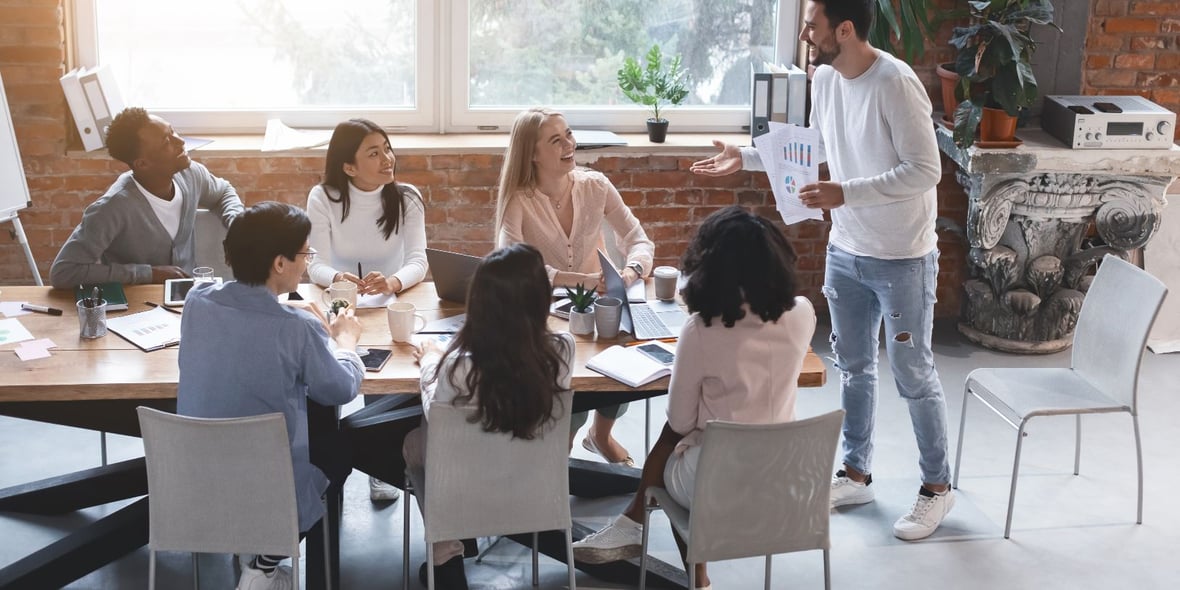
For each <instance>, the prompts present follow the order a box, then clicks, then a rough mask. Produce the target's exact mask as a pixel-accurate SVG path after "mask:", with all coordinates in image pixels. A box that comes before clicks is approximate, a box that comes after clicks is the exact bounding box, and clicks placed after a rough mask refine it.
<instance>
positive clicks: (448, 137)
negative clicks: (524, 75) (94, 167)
mask: <svg viewBox="0 0 1180 590" xmlns="http://www.w3.org/2000/svg"><path fill="white" fill-rule="evenodd" d="M193 137H194V138H201V139H208V140H212V142H211V143H208V144H205V145H202V146H200V147H198V148H196V149H194V150H192V155H193V157H195V158H198V159H200V157H201V156H202V155H206V154H208V155H210V156H258V157H275V156H277V157H298V156H319V155H322V154H323V153H324V152H325V151H326V150H327V146H318V147H312V148H300V149H290V150H281V151H271V152H263V151H261V150H262V136H261V135H195V136H193ZM619 137H621V138H623V140H625V141H626V142H627V145H624V146H610V147H602V148H591V149H585V150H580V151H579V154H580V155H585V156H590V155H591V154H593V156H594V157H597V156H680V155H685V156H702V155H712V154H714V153H716V151H717V148H715V147H713V140H718V141H724V142H727V143H734V144H737V145H750V135H749V134H747V133H669V134H668V138H667V141H666V142H664V143H651V142H650V141H648V140H647V134H646V133H620V134H619ZM389 138H390V140H391V141H392V142H393V149H394V152H396V153H398V154H405V155H422V156H432V155H455V154H494V155H502V154H503V153H504V149H505V148H507V146H508V135H507V134H504V133H458V134H401V133H395V134H390V136H389ZM70 156H73V157H84V158H106V157H108V156H107V153H106V150H105V149H104V150H95V151H92V152H83V151H80V150H77V151H75V150H71V151H70Z"/></svg>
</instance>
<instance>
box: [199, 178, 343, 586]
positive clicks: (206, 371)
mask: <svg viewBox="0 0 1180 590" xmlns="http://www.w3.org/2000/svg"><path fill="white" fill-rule="evenodd" d="M310 234H311V221H310V220H309V219H308V218H307V214H305V213H304V212H303V210H302V209H300V208H298V207H295V206H293V205H287V204H284V203H276V202H274V201H267V202H264V203H259V204H257V205H254V206H253V207H250V208H249V209H246V210H245V212H243V213H242V214H241V215H240V216H238V218H237V219H236V220H235V221H234V224H233V225H232V226H230V228H229V232H228V233H227V234H226V237H225V256H226V260H227V262H229V265H230V268H232V269H233V275H234V279H235V280H233V281H229V282H226V283H221V284H219V283H207V284H202V285H199V286H196V287H193V290H192V291H190V292H189V294H188V297H187V298H186V299H185V305H184V317H183V318H182V319H181V324H180V339H181V341H182V342H183V345H182V346H181V347H180V360H179V362H180V382H179V387H178V389H177V395H176V411H177V413H179V414H182V415H185V416H196V417H200V418H237V417H242V416H257V415H259V414H267V413H270V412H281V413H282V414H283V416H284V418H286V421H287V437H288V439H289V440H290V443H291V460H292V465H293V467H294V471H295V498H296V502H297V504H298V508H299V530H300V531H302V532H304V533H306V532H307V531H308V530H309V529H310V528H311V527H312V526H313V525H315V524H316V522H318V521H319V520H320V519H321V518H322V517H323V515H324V506H323V503H322V502H321V501H320V498H321V497H322V496H323V495H324V493H325V492H326V491H327V490H328V486H329V483H330V482H331V483H332V484H333V485H336V486H341V485H343V483H344V480H345V479H346V478H347V477H348V473H349V472H350V471H351V470H352V466H351V465H350V464H349V458H350V457H351V454H350V453H348V452H347V451H346V450H345V449H340V448H337V449H336V450H331V449H328V450H325V448H324V447H325V445H341V444H343V443H342V442H341V441H336V440H334V439H332V434H331V433H312V435H313V436H314V435H318V436H316V438H315V444H316V446H317V447H318V449H319V450H318V452H313V449H312V448H311V444H310V443H309V440H308V438H309V430H310V429H309V425H308V419H307V413H308V404H309V400H310V402H315V403H317V404H320V405H322V406H339V405H342V404H345V403H348V402H350V401H352V400H353V398H355V397H356V395H357V392H359V391H360V386H361V381H362V379H364V374H365V373H364V365H363V364H362V363H361V359H360V357H359V356H357V354H356V352H355V351H356V343H357V340H358V339H359V338H360V335H361V324H360V322H359V321H358V320H357V319H356V317H355V316H354V315H353V310H352V309H345V310H344V311H343V312H341V313H339V314H333V315H332V316H331V319H328V318H326V317H325V316H324V313H323V312H322V311H320V309H319V307H317V306H316V305H315V304H314V303H310V302H298V303H288V304H283V303H280V302H279V301H278V297H279V296H280V295H282V294H285V293H290V292H292V291H294V290H295V289H297V288H298V287H299V282H300V281H301V280H302V278H303V273H304V272H305V271H306V270H307V264H308V263H309V262H310V261H311V260H312V259H314V258H315V254H316V253H315V250H313V249H311V248H310V247H309V246H308V243H307V237H308V235H310ZM337 489H338V488H337ZM282 559H284V558H283V557H282V556H268V555H259V556H258V557H257V558H255V559H253V560H250V561H249V562H246V563H244V564H243V566H244V567H243V568H242V577H241V579H240V580H239V582H238V589H239V590H283V589H286V588H290V587H291V585H292V572H291V571H290V570H289V569H287V568H285V567H282V568H280V567H279V566H278V564H279V561H281V560H282ZM296 575H297V574H296Z"/></svg>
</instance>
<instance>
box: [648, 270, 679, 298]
mask: <svg viewBox="0 0 1180 590" xmlns="http://www.w3.org/2000/svg"><path fill="white" fill-rule="evenodd" d="M652 276H654V277H655V283H656V299H659V300H661V301H673V300H675V299H676V282H677V281H678V280H679V279H680V271H679V270H677V269H676V267H674V266H657V267H656V270H655V271H654V272H653V273H652Z"/></svg>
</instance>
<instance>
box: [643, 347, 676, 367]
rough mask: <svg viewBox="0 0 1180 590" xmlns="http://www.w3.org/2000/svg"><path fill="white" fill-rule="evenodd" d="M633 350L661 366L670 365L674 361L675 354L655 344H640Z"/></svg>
mask: <svg viewBox="0 0 1180 590" xmlns="http://www.w3.org/2000/svg"><path fill="white" fill-rule="evenodd" d="M635 350H638V351H639V352H642V353H643V355H644V356H646V357H648V358H650V359H652V360H653V361H655V362H657V363H660V364H662V365H671V364H672V362H673V361H675V360H676V353H674V352H672V351H670V350H668V349H667V348H664V347H663V346H660V345H659V344H655V343H649V344H640V345H639V346H636V347H635Z"/></svg>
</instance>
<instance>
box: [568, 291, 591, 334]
mask: <svg viewBox="0 0 1180 590" xmlns="http://www.w3.org/2000/svg"><path fill="white" fill-rule="evenodd" d="M565 294H566V296H567V297H569V298H570V303H571V304H572V305H571V307H570V334H578V335H581V336H588V335H590V334H593V333H594V299H595V295H594V290H593V289H587V288H586V287H585V286H584V285H583V284H582V283H578V284H577V285H575V286H574V287H572V288H571V287H566V288H565Z"/></svg>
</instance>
